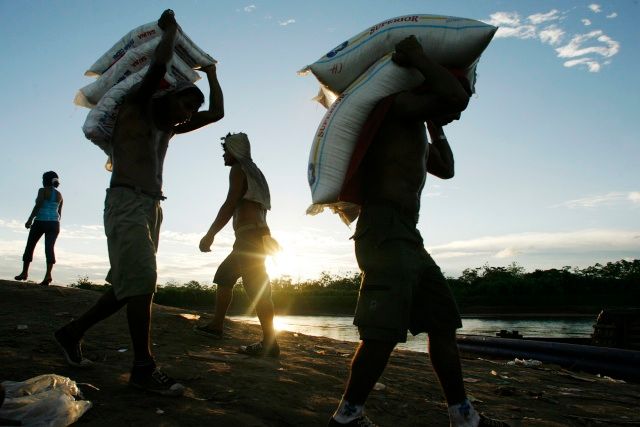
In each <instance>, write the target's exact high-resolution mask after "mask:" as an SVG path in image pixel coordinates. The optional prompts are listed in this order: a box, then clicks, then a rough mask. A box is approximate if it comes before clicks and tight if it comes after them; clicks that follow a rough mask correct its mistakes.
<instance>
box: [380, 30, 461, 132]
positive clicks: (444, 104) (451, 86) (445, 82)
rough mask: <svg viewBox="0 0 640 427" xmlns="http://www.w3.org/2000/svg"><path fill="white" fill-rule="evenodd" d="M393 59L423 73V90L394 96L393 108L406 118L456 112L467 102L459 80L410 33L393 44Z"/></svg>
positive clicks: (424, 117) (428, 116)
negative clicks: (437, 61)
mask: <svg viewBox="0 0 640 427" xmlns="http://www.w3.org/2000/svg"><path fill="white" fill-rule="evenodd" d="M392 59H393V61H394V62H395V63H396V64H398V65H400V66H403V67H413V68H415V69H417V70H418V71H419V72H420V73H421V74H422V75H423V76H424V86H425V90H421V91H406V92H401V93H400V94H398V95H397V96H396V98H395V101H394V105H393V107H392V109H393V111H394V112H395V113H396V114H398V115H400V116H403V117H406V118H408V119H419V120H427V119H429V118H433V117H438V116H443V115H448V114H455V113H460V112H461V111H463V110H464V109H465V108H467V104H468V103H469V94H468V93H467V91H466V90H465V89H464V87H463V86H462V84H461V83H460V81H458V79H457V78H456V77H455V76H454V75H453V74H452V73H451V72H449V70H447V69H446V68H445V67H443V66H442V65H440V64H438V63H436V62H434V61H433V60H432V59H431V58H429V56H427V54H426V53H425V52H424V50H423V49H422V46H421V45H420V43H419V42H418V40H417V39H416V38H415V37H414V36H410V37H407V38H406V39H404V40H402V41H401V42H399V43H398V44H397V45H396V51H395V53H394V54H393V57H392Z"/></svg>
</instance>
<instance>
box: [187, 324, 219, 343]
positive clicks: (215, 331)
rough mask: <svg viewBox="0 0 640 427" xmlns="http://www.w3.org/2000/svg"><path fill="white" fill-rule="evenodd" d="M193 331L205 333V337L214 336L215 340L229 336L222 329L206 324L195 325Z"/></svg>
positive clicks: (199, 333)
mask: <svg viewBox="0 0 640 427" xmlns="http://www.w3.org/2000/svg"><path fill="white" fill-rule="evenodd" d="M193 332H195V333H196V334H198V335H203V336H205V337H209V338H213V339H215V340H221V339H224V338H226V337H227V336H226V335H225V334H224V332H222V331H221V330H220V329H210V328H208V327H206V326H198V325H196V326H194V327H193Z"/></svg>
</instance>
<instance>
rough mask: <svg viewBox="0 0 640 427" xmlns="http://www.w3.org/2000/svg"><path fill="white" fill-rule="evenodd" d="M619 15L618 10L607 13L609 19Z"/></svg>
mask: <svg viewBox="0 0 640 427" xmlns="http://www.w3.org/2000/svg"><path fill="white" fill-rule="evenodd" d="M617 16H618V14H617V13H616V12H612V13H610V14H608V15H607V18H608V19H613V18H616V17H617Z"/></svg>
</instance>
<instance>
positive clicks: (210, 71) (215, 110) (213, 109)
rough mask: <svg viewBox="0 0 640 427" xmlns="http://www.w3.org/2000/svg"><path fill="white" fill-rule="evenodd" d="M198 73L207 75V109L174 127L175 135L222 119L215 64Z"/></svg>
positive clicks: (221, 96) (221, 105) (222, 109)
mask: <svg viewBox="0 0 640 427" xmlns="http://www.w3.org/2000/svg"><path fill="white" fill-rule="evenodd" d="M200 71H202V72H204V73H206V74H207V80H208V81H209V109H208V110H203V111H198V112H197V113H195V114H194V115H192V116H191V120H189V121H188V122H186V123H184V124H181V125H178V126H176V127H175V128H174V131H175V133H185V132H191V131H192V130H196V129H198V128H201V127H203V126H206V125H208V124H211V123H214V122H217V121H218V120H220V119H222V118H223V117H224V99H223V95H222V88H221V87H220V83H219V82H218V75H217V72H216V64H211V65H209V66H207V67H204V68H202V70H200Z"/></svg>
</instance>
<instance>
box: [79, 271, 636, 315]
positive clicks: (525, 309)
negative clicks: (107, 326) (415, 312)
mask: <svg viewBox="0 0 640 427" xmlns="http://www.w3.org/2000/svg"><path fill="white" fill-rule="evenodd" d="M447 282H448V284H449V286H450V288H451V290H452V292H453V294H454V296H455V298H456V301H457V302H458V305H459V307H460V310H461V312H462V313H463V314H470V313H479V314H496V315H498V314H501V313H504V314H518V313H533V312H536V313H547V312H548V313H585V314H586V313H593V314H596V313H597V312H598V311H600V310H601V309H603V308H614V307H615V308H619V307H632V306H634V305H635V306H639V305H640V260H638V259H635V260H632V261H627V260H620V261H616V262H608V263H606V264H604V265H603V264H595V265H593V266H590V267H586V268H582V269H581V268H574V267H570V266H566V267H562V268H560V269H556V268H552V269H548V270H540V269H537V270H534V271H532V272H526V271H525V269H524V268H523V267H521V266H519V265H518V264H516V263H513V264H511V265H509V266H507V267H492V266H489V265H488V264H487V265H484V266H482V267H476V268H468V269H465V270H464V271H463V272H462V274H461V275H460V276H459V277H456V278H453V277H448V278H447ZM71 286H74V287H78V288H83V289H93V290H99V291H100V290H104V289H106V288H105V286H108V285H104V286H101V285H96V284H94V283H91V282H90V281H89V280H88V279H87V278H86V277H85V278H80V279H79V280H78V281H77V283H74V284H72V285H71ZM271 287H272V293H273V301H274V305H275V308H276V311H277V312H278V313H279V314H299V315H313V314H334V315H351V314H353V312H354V310H355V305H356V300H357V295H358V289H359V287H360V273H351V274H343V275H332V274H329V273H322V274H321V275H320V277H319V278H317V279H310V280H304V281H296V282H294V281H293V280H292V279H291V278H290V277H286V276H285V277H280V278H275V279H273V280H271ZM155 302H156V303H158V304H163V305H171V306H176V307H184V308H193V309H213V306H214V304H215V286H210V285H203V284H200V283H199V282H197V281H190V282H187V283H184V284H180V283H177V282H169V283H166V284H164V285H160V286H159V287H158V292H157V293H156V296H155ZM248 307H249V301H248V300H247V298H246V295H245V294H244V291H243V289H242V287H241V286H236V287H235V288H234V300H233V303H232V306H231V308H230V313H234V314H242V313H245V312H246V311H247V309H248ZM247 314H249V313H247Z"/></svg>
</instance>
